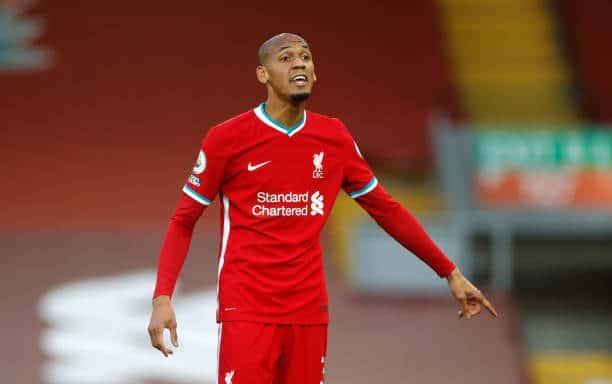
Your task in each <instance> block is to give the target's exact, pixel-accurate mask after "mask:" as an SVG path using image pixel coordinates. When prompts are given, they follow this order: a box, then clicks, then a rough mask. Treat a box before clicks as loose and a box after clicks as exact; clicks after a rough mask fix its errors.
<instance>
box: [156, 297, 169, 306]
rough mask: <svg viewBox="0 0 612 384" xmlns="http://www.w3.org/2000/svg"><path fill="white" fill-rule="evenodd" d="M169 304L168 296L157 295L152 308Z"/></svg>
mask: <svg viewBox="0 0 612 384" xmlns="http://www.w3.org/2000/svg"><path fill="white" fill-rule="evenodd" d="M170 302H171V299H170V296H167V295H159V296H156V297H154V298H153V306H160V305H169V304H170Z"/></svg>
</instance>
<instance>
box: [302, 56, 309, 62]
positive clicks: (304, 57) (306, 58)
mask: <svg viewBox="0 0 612 384" xmlns="http://www.w3.org/2000/svg"><path fill="white" fill-rule="evenodd" d="M302 60H304V61H308V60H310V56H309V55H304V56H302Z"/></svg>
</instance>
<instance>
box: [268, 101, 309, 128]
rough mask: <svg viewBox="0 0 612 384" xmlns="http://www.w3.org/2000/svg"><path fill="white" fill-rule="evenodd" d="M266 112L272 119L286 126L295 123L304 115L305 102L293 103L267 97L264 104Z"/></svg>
mask: <svg viewBox="0 0 612 384" xmlns="http://www.w3.org/2000/svg"><path fill="white" fill-rule="evenodd" d="M265 108H266V113H267V114H268V115H269V116H270V117H271V118H272V119H274V120H276V121H278V122H279V123H281V124H283V125H285V126H287V127H293V126H294V125H297V124H298V123H299V122H300V121H301V120H302V118H303V117H304V109H305V108H306V103H304V102H301V103H298V104H293V103H290V102H284V101H282V100H279V99H277V98H270V97H269V98H268V100H267V101H266V104H265Z"/></svg>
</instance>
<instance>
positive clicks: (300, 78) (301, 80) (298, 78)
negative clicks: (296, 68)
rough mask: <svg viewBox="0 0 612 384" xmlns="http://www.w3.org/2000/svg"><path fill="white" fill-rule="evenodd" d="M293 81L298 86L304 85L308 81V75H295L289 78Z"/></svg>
mask: <svg viewBox="0 0 612 384" xmlns="http://www.w3.org/2000/svg"><path fill="white" fill-rule="evenodd" d="M289 81H291V82H292V83H295V85H297V86H298V87H302V86H304V85H306V83H308V77H306V75H295V76H293V77H291V78H290V79H289Z"/></svg>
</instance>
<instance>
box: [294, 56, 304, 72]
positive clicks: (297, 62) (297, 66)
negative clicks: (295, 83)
mask: <svg viewBox="0 0 612 384" xmlns="http://www.w3.org/2000/svg"><path fill="white" fill-rule="evenodd" d="M291 67H292V68H294V69H304V68H306V63H305V62H304V60H302V58H301V57H299V56H297V57H296V58H295V59H293V63H292V65H291Z"/></svg>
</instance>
